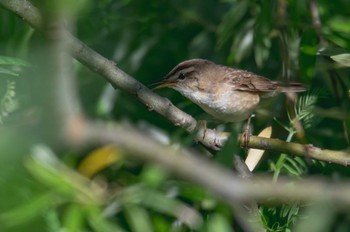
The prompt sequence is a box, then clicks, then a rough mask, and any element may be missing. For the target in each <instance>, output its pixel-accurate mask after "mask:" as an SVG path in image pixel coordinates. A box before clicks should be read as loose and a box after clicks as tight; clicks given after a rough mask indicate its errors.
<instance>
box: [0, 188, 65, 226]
mask: <svg viewBox="0 0 350 232" xmlns="http://www.w3.org/2000/svg"><path fill="white" fill-rule="evenodd" d="M61 203H62V199H59V198H57V197H55V196H54V195H53V194H43V195H40V196H38V197H36V198H33V199H31V200H30V201H28V203H25V204H22V205H21V206H20V207H18V208H15V209H13V210H10V211H8V212H3V213H2V214H0V222H1V224H4V225H5V226H8V227H9V226H15V225H19V224H22V223H26V222H29V221H31V220H33V219H34V218H35V217H38V216H40V215H41V214H42V213H43V212H45V211H46V210H47V209H48V208H50V207H53V206H55V205H59V204H61Z"/></svg>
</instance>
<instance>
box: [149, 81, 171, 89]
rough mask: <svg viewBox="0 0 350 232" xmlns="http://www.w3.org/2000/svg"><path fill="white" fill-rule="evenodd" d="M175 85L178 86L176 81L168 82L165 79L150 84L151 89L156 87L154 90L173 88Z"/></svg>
mask: <svg viewBox="0 0 350 232" xmlns="http://www.w3.org/2000/svg"><path fill="white" fill-rule="evenodd" d="M175 84H176V82H175V81H167V80H164V79H163V80H160V81H156V82H154V83H152V84H150V85H149V87H152V86H155V87H153V88H152V90H156V89H162V88H165V87H171V86H174V85H175Z"/></svg>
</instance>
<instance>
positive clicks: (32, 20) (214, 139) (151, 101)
mask: <svg viewBox="0 0 350 232" xmlns="http://www.w3.org/2000/svg"><path fill="white" fill-rule="evenodd" d="M0 4H2V5H3V6H4V7H6V8H7V9H9V10H11V11H13V12H15V13H16V14H17V15H19V16H20V17H21V18H22V19H23V20H25V21H26V22H28V23H29V24H30V25H31V26H32V27H34V28H36V29H38V30H40V29H41V27H42V25H41V17H40V14H39V12H38V10H37V9H36V8H35V7H34V6H33V5H32V4H31V3H30V2H29V1H27V0H0ZM65 34H66V35H65V36H66V39H67V41H68V42H69V43H70V47H71V48H72V54H73V56H74V57H75V58H76V59H77V60H79V61H80V62H81V63H83V64H85V65H86V66H87V67H88V68H89V69H90V70H92V71H94V72H96V73H99V74H100V75H101V76H103V77H104V78H105V79H106V80H107V81H108V82H109V83H111V84H112V85H113V86H114V87H115V88H120V89H123V90H125V91H127V92H129V93H130V94H132V95H135V96H136V97H137V98H138V99H139V100H140V101H141V102H142V103H143V104H145V105H146V107H148V108H149V109H150V110H154V111H156V112H157V113H159V114H160V115H162V116H164V117H165V118H167V119H168V120H169V121H171V122H172V123H173V124H174V125H175V126H180V127H182V128H184V129H185V130H186V131H187V132H189V133H195V139H196V140H197V141H199V142H201V143H202V144H203V145H205V146H206V147H208V148H211V149H213V150H218V149H220V148H221V147H222V146H223V144H224V143H225V141H226V139H227V137H228V136H229V134H228V133H222V132H221V133H220V132H217V131H215V130H211V129H206V128H202V127H200V126H199V125H198V123H197V121H196V120H195V119H194V118H193V117H192V116H191V115H188V114H186V113H185V112H183V111H181V110H180V109H178V108H177V107H175V106H174V105H173V104H172V103H171V102H170V101H169V100H168V99H166V98H164V97H161V96H159V95H157V94H156V93H154V92H152V91H151V90H149V89H148V88H147V87H146V86H144V85H143V84H142V83H140V82H138V81H137V80H136V79H134V78H132V77H131V76H129V75H128V74H126V73H125V72H124V71H122V70H121V69H119V68H118V67H117V66H116V65H115V63H114V62H113V61H110V60H108V59H106V58H104V57H103V56H101V55H100V54H98V53H97V52H95V51H93V50H92V49H91V48H89V47H88V46H87V45H85V44H84V43H82V42H81V41H79V40H78V39H77V38H75V37H74V36H72V35H71V34H70V33H68V32H65ZM79 124H81V123H79ZM276 141H279V142H278V143H276ZM281 143H282V144H283V145H281ZM244 144H245V143H242V141H241V145H244ZM249 147H250V148H257V149H270V150H276V151H282V152H285V153H288V154H294V155H300V156H306V157H312V158H315V159H320V160H324V161H328V162H334V163H338V164H342V165H347V164H348V163H349V157H350V154H348V153H345V152H337V151H331V150H321V149H320V148H316V147H313V146H312V145H311V146H310V145H300V144H296V143H291V144H289V143H287V142H283V141H280V140H277V139H267V138H260V137H255V136H252V138H251V139H250V142H249ZM310 148H312V149H310ZM316 151H317V152H316ZM320 151H322V152H321V153H320Z"/></svg>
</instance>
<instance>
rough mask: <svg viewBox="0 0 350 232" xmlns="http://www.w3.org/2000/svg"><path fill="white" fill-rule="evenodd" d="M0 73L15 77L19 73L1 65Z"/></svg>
mask: <svg viewBox="0 0 350 232" xmlns="http://www.w3.org/2000/svg"><path fill="white" fill-rule="evenodd" d="M0 74H8V75H11V76H16V77H17V76H18V75H19V74H18V73H16V72H14V71H12V70H11V69H8V68H3V67H0Z"/></svg>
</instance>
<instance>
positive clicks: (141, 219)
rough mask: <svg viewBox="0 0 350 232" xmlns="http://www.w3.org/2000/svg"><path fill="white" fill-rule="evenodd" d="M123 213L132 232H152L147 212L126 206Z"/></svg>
mask: <svg viewBox="0 0 350 232" xmlns="http://www.w3.org/2000/svg"><path fill="white" fill-rule="evenodd" d="M124 210H125V212H126V216H127V220H128V222H129V223H128V224H129V225H130V227H131V231H133V232H151V231H153V226H152V223H151V219H150V216H149V215H148V212H147V211H146V210H145V209H144V208H142V207H138V206H136V205H126V207H125V209H124Z"/></svg>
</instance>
